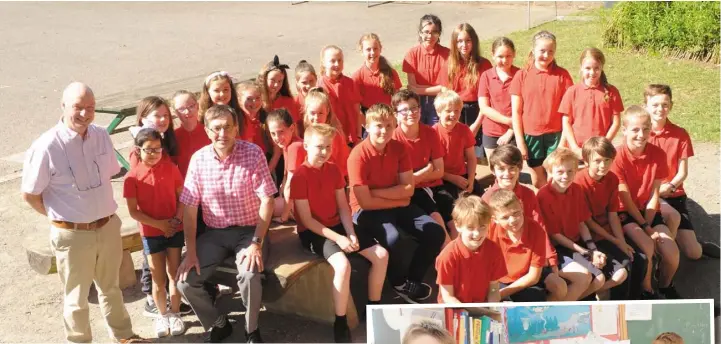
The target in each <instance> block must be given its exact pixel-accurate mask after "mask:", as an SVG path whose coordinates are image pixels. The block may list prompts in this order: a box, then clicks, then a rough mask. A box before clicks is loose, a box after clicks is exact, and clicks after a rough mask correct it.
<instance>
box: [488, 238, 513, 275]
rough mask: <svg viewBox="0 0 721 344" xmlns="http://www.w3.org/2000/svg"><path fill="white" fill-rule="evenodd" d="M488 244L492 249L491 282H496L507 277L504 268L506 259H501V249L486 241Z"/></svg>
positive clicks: (506, 270) (506, 271)
mask: <svg viewBox="0 0 721 344" xmlns="http://www.w3.org/2000/svg"><path fill="white" fill-rule="evenodd" d="M488 242H489V243H492V244H493V245H491V247H493V249H492V250H491V252H492V253H493V259H492V261H493V262H494V265H495V266H494V269H493V273H491V281H498V280H499V279H501V278H503V276H506V275H508V269H507V268H506V259H505V257H503V252H502V251H501V248H500V247H498V245H497V244H496V243H495V242H493V241H490V240H489V241H488Z"/></svg>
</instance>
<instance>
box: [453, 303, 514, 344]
mask: <svg viewBox="0 0 721 344" xmlns="http://www.w3.org/2000/svg"><path fill="white" fill-rule="evenodd" d="M445 327H446V330H448V332H450V334H451V336H452V337H453V338H454V339H455V340H456V343H457V344H506V343H508V336H507V334H506V333H505V332H506V330H505V325H504V324H503V313H502V311H501V310H499V309H497V308H495V307H449V308H446V309H445Z"/></svg>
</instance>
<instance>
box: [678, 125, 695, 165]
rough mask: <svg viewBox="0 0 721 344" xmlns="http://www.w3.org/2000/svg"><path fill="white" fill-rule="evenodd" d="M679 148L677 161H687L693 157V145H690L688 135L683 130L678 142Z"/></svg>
mask: <svg viewBox="0 0 721 344" xmlns="http://www.w3.org/2000/svg"><path fill="white" fill-rule="evenodd" d="M680 146H681V147H680V148H679V150H678V151H679V154H680V155H679V157H678V158H679V159H688V158H690V157H692V156H693V144H691V137H690V136H689V135H688V133H687V132H686V131H685V130H683V136H682V137H681V140H680Z"/></svg>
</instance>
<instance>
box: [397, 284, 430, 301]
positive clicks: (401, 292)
mask: <svg viewBox="0 0 721 344" xmlns="http://www.w3.org/2000/svg"><path fill="white" fill-rule="evenodd" d="M393 291H395V292H396V294H398V296H400V297H401V298H403V299H404V300H406V302H410V303H420V301H423V300H425V299H427V298H428V297H429V296H431V293H432V292H433V289H431V286H429V285H428V284H425V283H423V282H415V281H406V283H403V284H401V285H399V286H394V287H393Z"/></svg>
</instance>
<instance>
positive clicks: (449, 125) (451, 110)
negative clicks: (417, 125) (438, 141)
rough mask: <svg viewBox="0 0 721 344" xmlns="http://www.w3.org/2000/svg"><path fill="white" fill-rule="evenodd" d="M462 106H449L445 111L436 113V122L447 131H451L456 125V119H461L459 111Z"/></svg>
mask: <svg viewBox="0 0 721 344" xmlns="http://www.w3.org/2000/svg"><path fill="white" fill-rule="evenodd" d="M462 107H463V105H458V106H456V105H454V104H449V105H448V106H446V108H445V109H442V110H441V111H437V113H438V122H439V123H441V125H442V126H443V127H444V128H446V129H447V130H453V128H454V127H455V126H456V123H458V119H459V118H460V117H461V109H462Z"/></svg>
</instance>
